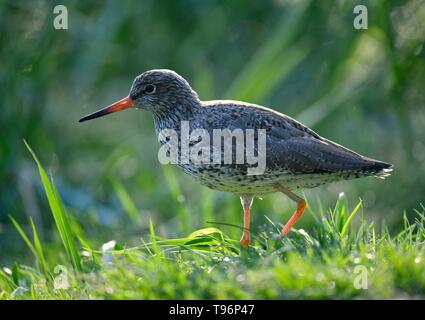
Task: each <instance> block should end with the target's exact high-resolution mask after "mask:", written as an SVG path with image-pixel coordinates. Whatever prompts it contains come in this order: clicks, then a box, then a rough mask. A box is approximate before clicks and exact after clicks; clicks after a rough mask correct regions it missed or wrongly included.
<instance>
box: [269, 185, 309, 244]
mask: <svg viewBox="0 0 425 320" xmlns="http://www.w3.org/2000/svg"><path fill="white" fill-rule="evenodd" d="M275 187H276V189H277V190H279V191H280V192H282V193H283V194H285V195H287V196H288V197H289V198H290V199H292V200H294V201H295V202H296V203H297V204H298V207H297V210H296V211H295V213H294V214H293V215H292V217H291V218H290V219H289V221H288V222H287V223H286V224H285V226H284V227H283V229H282V234H281V235H280V237H281V238H283V237H284V236H286V235H287V234H288V232H289V231H290V230H291V228H292V227H293V226H294V225H295V223H296V222H297V221H298V219H299V218H300V217H301V216H302V214H303V213H304V210H305V208H306V207H307V203H306V202H305V200H304V199H303V198H300V197H298V196H297V195H296V194H295V193H292V192H291V191H289V190H288V189H286V188H285V187H283V186H282V185H281V184H279V183H277V184H275Z"/></svg>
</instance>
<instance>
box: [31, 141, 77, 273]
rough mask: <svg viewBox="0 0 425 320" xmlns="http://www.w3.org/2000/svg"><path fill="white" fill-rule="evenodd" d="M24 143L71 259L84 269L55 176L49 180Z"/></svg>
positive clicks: (75, 267) (32, 152) (74, 264)
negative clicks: (36, 168)
mask: <svg viewBox="0 0 425 320" xmlns="http://www.w3.org/2000/svg"><path fill="white" fill-rule="evenodd" d="M24 143H25V145H26V147H27V149H28V150H29V151H30V153H31V155H32V156H33V158H34V161H35V162H36V164H37V167H38V171H39V173H40V178H41V181H42V183H43V187H44V191H45V193H46V197H47V200H48V202H49V206H50V209H51V212H52V215H53V218H54V220H55V223H56V227H57V229H58V232H59V235H60V237H61V239H62V243H63V245H64V247H65V250H66V252H67V254H68V256H69V258H70V260H71V263H72V265H73V267H74V269H76V270H77V271H82V267H81V260H80V256H79V254H78V251H77V248H76V245H75V240H74V236H73V233H72V230H71V227H70V223H69V220H68V216H67V214H66V212H65V209H64V207H63V204H62V201H61V199H60V196H59V193H58V191H57V188H56V185H55V183H54V181H53V178H52V180H51V181H50V180H49V178H48V176H47V174H46V171H45V170H44V168H43V166H42V165H41V163H40V161H39V160H38V158H37V156H36V154H35V153H34V151H33V150H32V149H31V147H30V146H29V145H28V143H27V142H26V141H25V140H24Z"/></svg>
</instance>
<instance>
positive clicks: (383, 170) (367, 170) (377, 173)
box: [360, 159, 394, 179]
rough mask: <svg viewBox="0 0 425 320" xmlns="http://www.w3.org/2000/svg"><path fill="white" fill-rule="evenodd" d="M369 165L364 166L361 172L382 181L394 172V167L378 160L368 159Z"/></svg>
mask: <svg viewBox="0 0 425 320" xmlns="http://www.w3.org/2000/svg"><path fill="white" fill-rule="evenodd" d="M368 160H369V161H368V164H366V165H364V166H362V168H361V169H360V171H361V172H362V173H364V174H366V175H368V176H374V177H378V178H381V179H385V178H386V177H388V176H389V175H390V174H391V172H392V171H393V168H394V166H393V165H392V164H391V163H386V162H382V161H378V160H373V159H368Z"/></svg>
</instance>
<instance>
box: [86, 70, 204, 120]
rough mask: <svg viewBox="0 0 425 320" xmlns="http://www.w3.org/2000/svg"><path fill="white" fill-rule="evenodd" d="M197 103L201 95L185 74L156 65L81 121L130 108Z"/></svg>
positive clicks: (158, 109)
mask: <svg viewBox="0 0 425 320" xmlns="http://www.w3.org/2000/svg"><path fill="white" fill-rule="evenodd" d="M198 104H199V98H198V95H197V94H196V92H195V91H193V89H192V88H191V87H190V85H189V83H188V82H187V81H186V80H185V79H184V78H183V77H182V76H180V75H178V74H177V73H176V72H174V71H172V70H167V69H155V70H150V71H146V72H144V73H142V74H141V75H139V76H137V77H136V79H134V81H133V85H132V86H131V89H130V94H129V95H128V96H127V97H125V98H124V99H121V100H119V101H117V102H115V103H113V104H111V105H110V106H108V107H106V108H103V109H101V110H99V111H96V112H94V113H91V114H89V115H87V116H85V117H83V118H81V119H80V120H79V122H83V121H87V120H91V119H95V118H98V117H102V116H104V115H107V114H110V113H113V112H117V111H121V110H125V109H128V108H138V109H144V110H150V111H152V112H153V113H154V114H166V113H168V112H171V111H173V110H174V111H181V112H185V111H187V110H188V109H190V108H191V107H193V106H195V105H198Z"/></svg>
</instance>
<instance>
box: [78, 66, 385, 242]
mask: <svg viewBox="0 0 425 320" xmlns="http://www.w3.org/2000/svg"><path fill="white" fill-rule="evenodd" d="M128 108H137V109H141V110H149V111H151V112H152V113H153V117H154V123H155V130H156V133H157V137H158V140H159V143H160V144H161V145H162V146H163V145H165V144H167V143H168V141H167V139H166V138H165V137H164V135H163V134H161V132H162V130H164V129H167V130H170V129H171V130H175V131H176V132H177V133H180V131H181V124H182V123H183V122H185V123H188V124H189V128H190V130H195V129H203V130H206V131H207V132H210V133H212V131H213V130H214V129H230V130H235V129H241V130H247V129H254V130H260V129H261V130H265V132H266V148H265V154H263V156H264V157H265V161H266V166H265V170H264V172H262V173H261V174H248V169H249V167H250V165H248V164H247V163H221V164H217V163H212V162H211V163H195V162H194V161H191V160H190V161H185V162H182V161H181V162H179V163H178V165H179V166H180V167H182V168H183V170H184V171H185V172H186V173H188V174H189V175H191V176H192V177H194V178H195V179H196V180H198V181H199V182H200V183H201V184H203V185H205V186H207V187H209V188H211V189H215V190H221V191H226V192H231V193H234V194H236V195H238V196H240V199H241V203H242V207H243V217H244V224H243V230H244V231H243V235H242V239H241V244H242V245H243V246H247V245H249V243H250V210H251V205H252V202H253V198H254V196H259V195H264V194H268V193H273V192H282V193H283V194H285V195H286V196H288V197H289V198H290V199H292V200H293V201H295V202H296V203H297V209H296V211H295V213H294V214H293V215H292V216H291V218H290V219H289V221H288V222H287V223H286V225H285V226H284V227H283V229H282V234H281V236H285V235H287V233H288V232H289V230H290V229H291V228H292V227H293V226H294V224H295V223H296V222H297V220H298V219H299V218H300V217H301V215H302V214H303V212H304V209H305V207H306V202H305V200H304V199H303V198H301V197H299V196H297V195H296V194H295V193H293V192H292V191H293V190H295V189H300V188H313V187H316V186H319V185H322V184H326V183H330V182H333V181H338V180H349V179H354V178H359V177H364V176H375V177H385V176H387V175H388V174H389V173H390V172H391V171H392V165H391V164H389V163H385V162H381V161H377V160H373V159H370V158H367V157H364V156H362V155H359V154H358V153H356V152H354V151H351V150H349V149H347V148H345V147H343V146H341V145H339V144H337V143H335V142H332V141H330V140H328V139H325V138H323V137H321V136H320V135H318V134H317V133H316V132H314V131H313V130H311V129H309V128H308V127H306V126H304V125H303V124H301V123H300V122H298V121H296V120H294V119H292V118H290V117H289V116H286V115H284V114H282V113H279V112H277V111H274V110H272V109H268V108H265V107H262V106H259V105H255V104H251V103H246V102H241V101H232V100H214V101H202V100H200V99H199V97H198V95H197V93H196V92H195V91H194V90H193V89H192V88H191V86H190V85H189V83H188V82H187V81H186V80H185V79H184V78H183V77H181V76H180V75H178V74H177V73H176V72H174V71H171V70H165V69H159V70H150V71H146V72H144V73H143V74H141V75H139V76H138V77H136V79H135V80H134V82H133V85H132V87H131V90H130V94H129V95H128V96H127V97H126V98H124V99H122V100H119V101H117V102H115V103H114V104H112V105H110V106H108V107H106V108H103V109H101V110H99V111H97V112H94V113H92V114H89V115H87V116H85V117H83V118H81V119H80V120H79V121H80V122H83V121H87V120H90V119H94V118H98V117H101V116H104V115H107V114H110V113H113V112H117V111H121V110H124V109H128ZM257 140H258V139H257ZM230 141H231V143H232V147H231V148H232V150H235V149H237V146H235V144H236V142H235V141H234V139H231V140H230ZM257 142H258V141H257ZM223 148H224V146H223ZM221 151H223V150H220V152H221ZM257 151H258V150H257ZM233 158H234V157H233ZM233 158H232V159H233ZM233 160H234V159H233Z"/></svg>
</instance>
